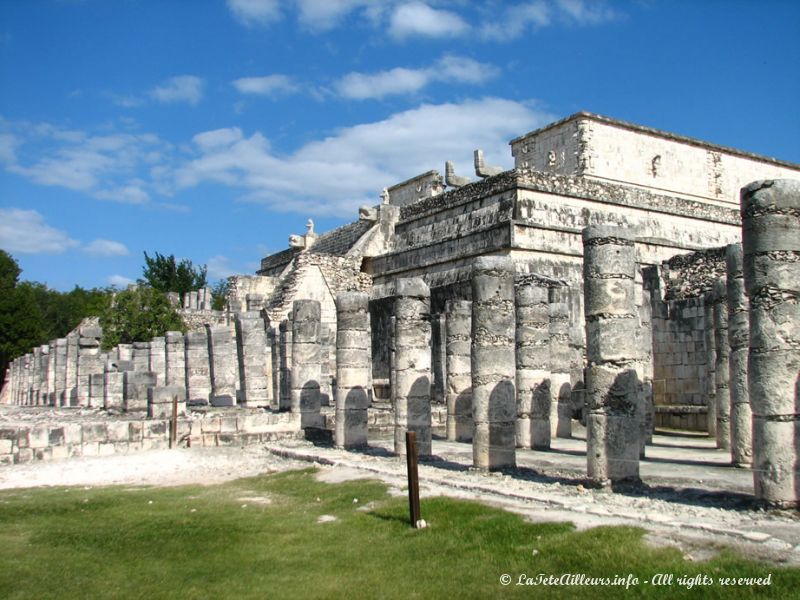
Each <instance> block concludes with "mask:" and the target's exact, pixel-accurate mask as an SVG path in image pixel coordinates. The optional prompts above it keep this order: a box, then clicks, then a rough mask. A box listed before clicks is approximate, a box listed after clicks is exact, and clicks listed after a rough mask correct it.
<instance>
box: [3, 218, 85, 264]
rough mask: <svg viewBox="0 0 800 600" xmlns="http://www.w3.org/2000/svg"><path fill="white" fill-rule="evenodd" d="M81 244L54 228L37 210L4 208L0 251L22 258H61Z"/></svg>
mask: <svg viewBox="0 0 800 600" xmlns="http://www.w3.org/2000/svg"><path fill="white" fill-rule="evenodd" d="M77 245H78V242H77V241H75V240H73V239H71V238H70V237H69V236H68V235H67V234H66V232H64V231H61V230H59V229H55V228H53V227H50V225H48V224H47V223H45V221H44V217H42V215H41V214H39V213H38V212H36V211H35V210H23V209H20V208H0V248H3V249H4V250H7V251H9V252H19V253H20V254H61V253H62V252H64V251H66V250H68V249H69V248H72V247H75V246H77Z"/></svg>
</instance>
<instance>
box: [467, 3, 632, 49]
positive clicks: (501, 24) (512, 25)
mask: <svg viewBox="0 0 800 600" xmlns="http://www.w3.org/2000/svg"><path fill="white" fill-rule="evenodd" d="M617 17H618V15H617V13H616V12H615V11H613V10H612V9H610V8H608V7H607V6H606V3H605V2H604V1H603V0H556V1H555V2H545V1H544V0H535V1H533V2H524V3H521V4H513V5H507V6H506V7H505V9H504V10H503V12H502V13H501V14H500V15H499V16H495V17H494V18H493V19H485V20H484V25H483V26H482V27H481V29H480V34H481V37H482V38H483V39H485V40H492V41H499V42H503V41H511V40H515V39H517V38H519V37H520V36H522V35H523V34H524V33H526V32H527V31H529V30H534V31H535V30H537V29H541V28H543V27H549V26H552V25H555V24H556V23H561V24H566V25H600V24H602V23H606V22H608V21H613V20H615V19H616V18H617Z"/></svg>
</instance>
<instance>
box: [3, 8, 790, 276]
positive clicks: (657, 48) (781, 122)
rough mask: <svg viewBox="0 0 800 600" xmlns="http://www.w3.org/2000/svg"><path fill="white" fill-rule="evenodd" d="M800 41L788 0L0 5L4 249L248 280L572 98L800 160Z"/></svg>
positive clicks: (66, 264) (92, 266) (106, 272)
mask: <svg viewBox="0 0 800 600" xmlns="http://www.w3.org/2000/svg"><path fill="white" fill-rule="evenodd" d="M799 40H800V2H795V1H788V0H787V1H783V2H779V1H768V0H767V1H762V2H756V1H755V0H754V1H752V2H739V1H735V0H729V1H716V2H715V1H711V0H709V1H688V0H687V1H658V0H642V1H638V2H634V1H631V2H593V1H590V0H553V1H543V0H534V1H521V0H514V1H507V2H500V1H492V0H486V1H482V2H480V1H475V2H467V1H460V0H451V1H447V0H441V1H435V0H428V1H422V0H411V1H408V0H387V1H384V2H380V1H370V0H286V1H279V0H227V1H226V0H160V1H157V0H82V1H78V0H24V1H23V0H0V248H3V249H5V250H7V251H9V252H11V253H12V254H13V255H14V257H15V258H16V259H17V260H18V261H19V263H20V266H21V267H22V268H23V275H22V277H23V278H25V279H32V280H36V281H40V282H43V283H46V284H48V285H49V286H51V287H54V288H56V289H62V290H67V289H71V288H72V287H73V286H74V285H75V284H78V285H81V286H84V287H93V286H105V285H109V284H117V285H124V284H125V282H126V281H129V280H133V279H136V278H137V277H139V276H140V275H141V266H142V264H143V262H144V261H143V256H142V253H143V251H147V252H148V253H153V252H155V251H159V252H161V253H163V254H175V255H176V256H177V257H179V258H188V259H190V260H192V261H193V262H194V263H195V264H207V265H208V267H209V276H210V279H211V280H212V281H213V280H215V279H218V278H220V277H224V276H227V275H230V274H233V273H252V272H254V271H255V269H256V268H257V266H258V261H259V259H260V258H261V257H262V256H264V255H266V254H268V253H271V252H276V251H279V250H282V249H284V248H286V247H287V237H288V235H289V234H290V233H303V232H304V231H305V223H306V220H307V219H308V218H309V217H311V218H313V219H314V221H315V223H316V230H317V231H318V232H321V231H325V230H327V229H330V228H332V227H335V226H338V225H340V224H342V223H345V222H349V221H352V220H355V219H356V218H357V209H358V207H359V206H360V205H363V204H377V203H378V202H379V194H380V191H381V189H382V188H383V187H387V186H390V185H392V184H394V183H397V182H399V181H402V180H404V179H407V178H409V177H412V176H414V175H416V174H418V173H421V172H423V171H426V170H429V169H438V170H439V171H440V172H443V170H444V161H445V160H453V161H455V163H456V166H457V171H458V172H460V173H461V174H471V172H472V171H471V162H472V151H473V150H474V149H475V148H483V149H484V151H485V153H486V159H487V163H488V164H492V165H503V166H511V164H512V161H511V155H510V149H509V147H508V145H507V143H508V141H509V140H511V139H512V138H514V137H516V136H518V135H521V134H523V133H526V132H528V131H530V130H532V129H535V128H537V127H539V126H542V125H545V124H547V123H549V122H551V121H553V120H555V119H558V118H562V117H565V116H567V115H570V114H572V113H574V112H577V111H579V110H587V111H591V112H596V113H600V114H603V115H607V116H610V117H614V118H618V119H624V120H628V121H632V122H635V123H639V124H642V125H648V126H651V127H656V128H659V129H664V130H667V131H672V132H676V133H680V134H684V135H688V136H692V137H696V138H700V139H703V140H707V141H711V142H715V143H718V144H723V145H728V146H733V147H737V148H741V149H744V150H748V151H752V152H757V153H760V154H765V155H768V156H774V157H777V158H780V159H783V160H788V161H792V162H796V163H800V142H798V140H800V111H798V110H797V104H798V99H799V98H800V67H798V65H800V41H799Z"/></svg>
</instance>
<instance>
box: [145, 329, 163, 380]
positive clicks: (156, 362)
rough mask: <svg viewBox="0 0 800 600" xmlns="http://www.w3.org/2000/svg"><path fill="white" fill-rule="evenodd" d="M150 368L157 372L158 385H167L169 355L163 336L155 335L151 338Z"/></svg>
mask: <svg viewBox="0 0 800 600" xmlns="http://www.w3.org/2000/svg"><path fill="white" fill-rule="evenodd" d="M148 370H149V371H151V372H153V373H155V374H156V377H157V378H158V385H166V381H167V355H166V342H165V339H164V338H163V337H154V338H153V339H152V340H150V355H149V363H148Z"/></svg>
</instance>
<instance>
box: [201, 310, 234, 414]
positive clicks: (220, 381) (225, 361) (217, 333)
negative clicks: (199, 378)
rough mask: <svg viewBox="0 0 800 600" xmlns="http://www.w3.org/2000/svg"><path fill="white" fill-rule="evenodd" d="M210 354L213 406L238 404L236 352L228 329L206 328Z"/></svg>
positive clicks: (218, 327) (209, 326) (211, 398)
mask: <svg viewBox="0 0 800 600" xmlns="http://www.w3.org/2000/svg"><path fill="white" fill-rule="evenodd" d="M206 333H207V334H208V354H209V362H210V364H211V396H210V403H211V405H212V406H234V405H235V404H236V351H235V347H234V346H235V344H234V338H233V336H232V335H231V330H230V329H229V328H228V327H221V326H211V325H207V326H206Z"/></svg>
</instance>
